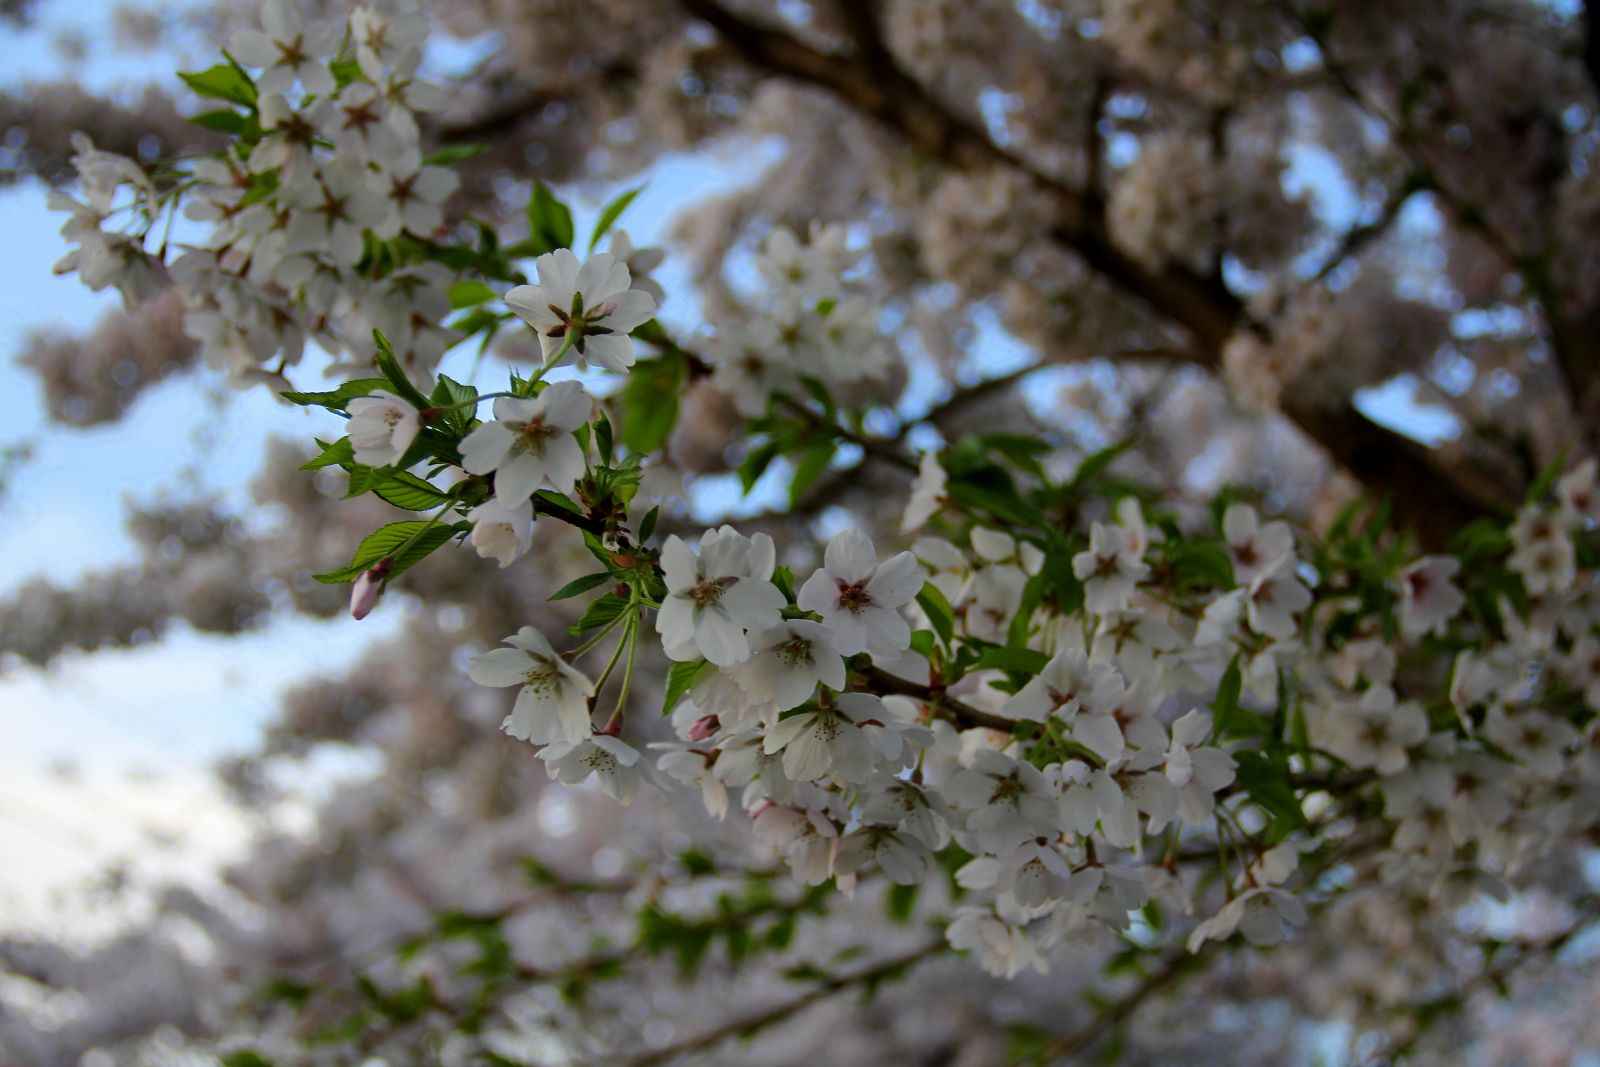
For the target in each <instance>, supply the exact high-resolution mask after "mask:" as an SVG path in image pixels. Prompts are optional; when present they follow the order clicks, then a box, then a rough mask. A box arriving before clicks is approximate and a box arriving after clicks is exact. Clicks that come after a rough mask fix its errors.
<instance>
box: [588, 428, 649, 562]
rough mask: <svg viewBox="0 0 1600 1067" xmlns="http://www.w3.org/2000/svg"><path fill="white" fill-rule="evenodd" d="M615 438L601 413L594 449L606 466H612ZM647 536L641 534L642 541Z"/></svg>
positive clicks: (595, 430)
mask: <svg viewBox="0 0 1600 1067" xmlns="http://www.w3.org/2000/svg"><path fill="white" fill-rule="evenodd" d="M614 436H615V434H614V432H613V430H612V429H611V420H610V419H608V418H606V416H605V413H604V412H601V413H600V417H599V418H597V419H595V420H594V447H595V450H596V451H598V452H599V453H600V462H601V463H604V464H605V465H606V466H610V465H611V457H612V452H613V450H614V445H615V441H614V440H613V438H614ZM645 536H647V535H643V534H641V535H640V538H641V540H642V539H643V538H644V537H645Z"/></svg>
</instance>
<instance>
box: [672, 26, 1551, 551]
mask: <svg viewBox="0 0 1600 1067" xmlns="http://www.w3.org/2000/svg"><path fill="white" fill-rule="evenodd" d="M679 2H680V3H681V5H682V7H683V9H684V10H685V11H686V12H687V13H688V14H690V15H692V16H694V17H696V18H698V19H700V20H701V21H703V22H705V23H707V24H708V25H710V26H711V27H712V28H713V29H715V30H716V31H717V32H718V34H720V35H721V37H722V39H723V40H724V41H725V42H726V43H727V45H728V46H729V47H730V48H731V49H732V50H733V51H735V52H736V53H738V54H739V55H741V56H742V57H744V58H745V59H746V60H747V61H748V62H750V63H751V64H753V65H755V66H757V67H761V68H765V69H767V70H769V71H772V72H774V73H776V74H778V75H782V76H787V77H790V78H793V79H795V80H797V81H800V82H803V83H806V84H809V85H814V86H817V87H820V88H823V89H826V90H828V91H829V92H831V93H833V94H834V95H835V96H837V97H839V98H840V99H842V100H843V101H844V102H845V103H846V104H848V105H850V106H851V107H853V108H854V109H856V110H857V111H859V112H861V113H862V114H864V115H867V116H869V117H871V118H873V119H876V120H877V121H878V122H879V123H881V124H882V125H884V126H885V127H887V128H888V129H890V130H891V131H893V132H895V133H897V134H898V135H900V136H901V137H902V138H904V139H905V140H906V141H907V142H908V143H909V144H910V145H911V146H912V147H913V148H915V149H916V150H918V151H919V152H922V153H923V154H925V155H927V156H929V157H930V158H932V159H934V160H936V161H938V162H940V163H943V164H945V165H947V166H950V167H953V168H955V169H958V170H978V169H983V168H986V167H991V166H1002V167H1007V168H1011V169H1013V170H1015V171H1018V172H1020V173H1023V174H1025V175H1027V176H1028V177H1029V178H1030V179H1031V180H1032V181H1034V182H1035V183H1036V184H1037V185H1038V187H1039V188H1040V189H1041V190H1042V191H1044V192H1045V193H1047V194H1049V195H1050V196H1051V197H1052V198H1053V199H1054V201H1055V203H1056V207H1057V217H1058V221H1057V223H1056V224H1055V225H1054V226H1053V227H1052V229H1051V230H1050V236H1051V238H1052V239H1053V240H1055V241H1056V242H1057V243H1059V244H1061V245H1063V246H1065V247H1067V248H1068V249H1069V250H1071V251H1073V252H1075V253H1076V254H1077V255H1078V256H1080V257H1081V258H1082V259H1083V260H1084V261H1085V263H1087V264H1088V266H1089V267H1091V268H1092V269H1093V270H1095V271H1096V272H1097V273H1099V274H1100V275H1101V276H1102V277H1104V278H1106V279H1107V280H1108V281H1109V282H1111V283H1112V284H1113V285H1114V286H1116V287H1117V288H1119V289H1120V290H1122V291H1123V292H1124V293H1125V294H1127V295H1129V296H1131V297H1133V298H1135V299H1138V300H1142V301H1143V302H1145V303H1146V304H1148V305H1149V306H1150V307H1152V308H1153V309H1155V310H1156V311H1157V312H1159V313H1160V314H1162V315H1164V316H1165V317H1167V318H1169V319H1171V320H1172V321H1173V322H1176V323H1177V324H1179V325H1180V326H1183V327H1184V328H1186V329H1187V330H1188V331H1189V332H1190V333H1191V334H1192V335H1193V336H1194V338H1195V341H1196V343H1197V347H1195V349H1194V356H1195V359H1194V362H1196V363H1198V364H1199V365H1201V366H1205V367H1209V368H1212V369H1216V368H1217V367H1218V366H1220V364H1221V358H1222V348H1223V345H1224V344H1225V343H1226V341H1227V340H1228V339H1229V338H1230V337H1231V336H1233V334H1234V333H1235V332H1236V331H1237V330H1238V329H1240V328H1241V327H1245V326H1246V325H1247V317H1246V315H1245V313H1244V309H1243V306H1242V305H1241V303H1240V301H1239V299H1238V298H1237V297H1236V296H1234V295H1233V293H1231V292H1229V291H1228V289H1227V288H1226V286H1224V285H1223V284H1222V283H1221V282H1220V281H1219V280H1217V279H1212V278H1206V277H1203V276H1201V275H1199V274H1196V273H1195V272H1193V271H1190V270H1188V269H1186V268H1184V267H1181V266H1177V265H1172V264H1168V265H1165V266H1163V267H1160V268H1151V267H1149V266H1146V265H1145V264H1143V263H1140V262H1139V261H1137V260H1134V259H1133V258H1131V257H1130V256H1128V255H1127V254H1125V253H1124V252H1122V251H1121V250H1120V249H1119V248H1117V247H1116V245H1115V244H1114V243H1113V242H1112V240H1111V236H1110V233H1109V230H1108V228H1107V224H1106V220H1105V217H1104V214H1103V212H1102V210H1101V204H1100V202H1099V199H1098V198H1097V197H1093V196H1090V195H1088V194H1086V193H1085V192H1083V191H1081V190H1078V189H1075V188H1073V187H1072V186H1070V185H1067V184H1066V183H1064V182H1062V181H1060V180H1059V179H1057V178H1054V177H1052V176H1051V175H1049V174H1046V173H1044V172H1042V171H1040V170H1038V169H1037V168H1036V167H1034V166H1033V165H1031V164H1030V163H1029V162H1028V161H1027V160H1025V159H1023V158H1021V157H1019V156H1017V155H1015V154H1013V153H1012V152H1009V151H1007V150H1006V149H1005V148H1003V147H1001V146H1000V145H997V144H995V143H994V142H993V141H991V140H990V139H989V138H988V137H987V136H986V135H985V134H984V133H983V132H982V131H981V130H980V129H978V128H977V127H975V126H974V125H972V124H971V123H969V122H967V121H965V120H964V119H962V118H960V117H958V116H956V115H954V114H952V113H951V112H950V111H949V110H948V109H947V108H945V107H944V106H943V105H942V104H940V103H939V102H938V101H936V100H935V99H933V98H932V96H930V94H929V93H928V92H927V91H926V90H925V89H924V88H923V86H921V85H920V84H919V83H918V82H916V81H915V80H914V79H913V78H912V77H910V76H909V75H908V74H907V73H906V72H905V71H903V70H902V69H901V68H900V67H899V65H898V64H897V63H895V62H894V60H893V57H892V56H890V55H889V53H888V51H887V50H886V49H884V48H882V47H881V44H880V43H877V42H876V38H875V37H871V36H867V37H865V43H863V39H864V35H870V34H872V33H875V28H874V27H873V26H872V24H871V22H870V20H867V19H863V18H856V19H854V20H853V22H852V24H851V25H852V32H853V35H854V37H855V38H856V54H855V55H854V56H851V55H839V54H831V53H825V52H821V51H818V50H817V49H815V48H812V47H810V46H809V45H807V44H804V43H803V42H801V41H798V40H796V39H795V38H793V37H791V36H789V35H788V34H786V33H783V32H781V31H778V30H772V29H767V28H765V27H762V26H759V25H756V24H755V23H753V22H750V21H748V20H746V19H745V18H744V17H742V16H740V15H738V14H736V13H734V12H732V11H730V10H728V9H727V8H725V7H723V6H722V5H721V4H720V3H717V2H716V0H679ZM1307 391H1310V390H1309V389H1308V390H1307ZM1283 410H1284V414H1285V415H1287V416H1288V417H1289V419H1290V420H1291V421H1292V422H1293V423H1294V424H1295V425H1296V426H1298V427H1299V428H1300V429H1301V430H1302V431H1303V432H1305V433H1306V434H1307V435H1308V436H1309V437H1310V438H1311V439H1312V440H1314V441H1316V442H1318V443H1319V444H1320V445H1322V446H1323V447H1324V448H1325V449H1326V450H1327V452H1328V454H1329V456H1330V458H1332V460H1333V461H1334V462H1335V463H1337V464H1340V465H1343V466H1345V467H1346V468H1348V469H1349V470H1350V472H1351V473H1352V474H1353V475H1354V476H1355V477H1356V478H1358V479H1359V480H1360V481H1362V482H1363V484H1365V485H1366V486H1367V488H1368V489H1369V490H1371V491H1373V492H1375V493H1387V494H1389V495H1391V496H1392V497H1393V499H1394V507H1395V512H1396V515H1397V516H1398V517H1399V518H1400V519H1401V521H1403V522H1405V523H1407V524H1408V525H1410V526H1412V527H1413V528H1414V529H1415V530H1417V532H1418V534H1419V536H1420V537H1422V539H1423V541H1424V542H1425V543H1426V544H1428V545H1429V546H1430V547H1438V546H1440V545H1441V544H1442V540H1441V539H1442V537H1443V536H1445V535H1446V534H1447V533H1448V532H1449V531H1452V530H1454V529H1456V528H1459V527H1460V526H1462V525H1465V524H1466V523H1467V522H1469V521H1471V520H1472V519H1475V518H1479V517H1481V516H1483V515H1484V514H1485V513H1494V512H1496V511H1498V510H1501V509H1502V508H1504V507H1505V506H1507V505H1508V504H1514V503H1515V501H1516V498H1518V497H1519V496H1520V486H1518V487H1511V488H1510V489H1509V490H1508V491H1503V487H1500V486H1492V488H1493V490H1494V491H1493V492H1489V493H1487V494H1486V493H1485V492H1484V491H1483V490H1484V488H1485V486H1486V485H1492V481H1493V479H1492V477H1491V476H1490V475H1489V474H1487V473H1485V472H1483V471H1478V470H1465V471H1463V470H1457V469H1455V468H1454V467H1453V466H1451V465H1449V463H1448V462H1446V461H1444V460H1441V458H1440V457H1439V456H1438V455H1436V454H1434V453H1431V452H1430V451H1429V450H1428V449H1426V448H1423V447H1422V446H1420V445H1416V444H1415V443H1413V442H1409V441H1408V440H1406V439H1405V438H1403V437H1401V436H1400V435H1398V434H1395V433H1393V432H1391V431H1389V430H1387V429H1385V428H1383V427H1381V426H1378V425H1377V424H1376V423H1374V422H1372V421H1371V420H1369V419H1367V418H1366V416H1365V415H1363V414H1362V413H1361V412H1360V411H1358V410H1357V409H1356V408H1355V407H1353V406H1352V404H1351V402H1350V398H1349V397H1342V396H1341V397H1329V396H1326V395H1322V394H1321V393H1318V394H1317V395H1313V396H1301V395H1293V394H1291V395H1289V396H1288V397H1287V398H1286V401H1285V403H1284V405H1283ZM1380 454H1381V457H1382V458H1381V459H1380V458H1379V456H1380Z"/></svg>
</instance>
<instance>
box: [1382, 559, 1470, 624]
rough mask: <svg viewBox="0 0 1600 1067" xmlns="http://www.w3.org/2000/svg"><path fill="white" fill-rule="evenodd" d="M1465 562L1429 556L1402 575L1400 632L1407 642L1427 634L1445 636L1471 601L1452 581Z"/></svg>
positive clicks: (1400, 586) (1400, 582)
mask: <svg viewBox="0 0 1600 1067" xmlns="http://www.w3.org/2000/svg"><path fill="white" fill-rule="evenodd" d="M1460 569H1461V561H1460V560H1458V559H1453V558H1451V557H1449V556H1427V557H1425V558H1423V559H1419V560H1417V561H1416V562H1415V563H1413V564H1411V565H1410V566H1409V567H1407V568H1405V569H1404V570H1403V571H1401V572H1400V576H1399V579H1398V581H1397V583H1396V584H1398V586H1399V588H1400V631H1401V633H1403V634H1404V635H1405V638H1406V640H1407V641H1418V640H1420V639H1421V638H1422V637H1423V635H1424V634H1439V635H1443V633H1444V630H1445V626H1446V625H1447V624H1448V623H1449V622H1450V620H1451V619H1453V618H1455V617H1456V615H1457V614H1459V613H1460V611H1461V609H1462V607H1463V606H1465V605H1466V602H1467V598H1466V597H1465V596H1463V595H1462V593H1461V590H1460V589H1457V588H1456V586H1455V583H1454V582H1452V581H1451V579H1452V578H1454V577H1455V576H1456V572H1457V571H1459V570H1460Z"/></svg>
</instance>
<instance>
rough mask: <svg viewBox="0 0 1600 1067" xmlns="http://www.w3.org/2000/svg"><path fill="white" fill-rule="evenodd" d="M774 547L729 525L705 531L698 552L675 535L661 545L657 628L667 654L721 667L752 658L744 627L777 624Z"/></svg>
mask: <svg viewBox="0 0 1600 1067" xmlns="http://www.w3.org/2000/svg"><path fill="white" fill-rule="evenodd" d="M774 565H775V550H774V548H773V544H772V538H770V537H768V536H767V535H766V534H756V535H755V536H754V537H745V536H744V535H743V534H741V533H739V532H738V531H737V530H735V529H734V528H733V527H731V526H724V527H722V528H721V529H719V530H707V531H706V532H705V534H704V535H702V536H701V538H700V554H699V555H696V554H695V553H694V552H693V551H692V550H691V549H690V548H689V546H688V545H686V544H684V542H683V540H682V539H681V538H679V537H678V536H677V535H676V534H674V535H673V536H671V537H668V538H667V540H666V542H665V543H664V544H663V545H662V546H661V569H662V573H663V577H664V579H665V581H666V585H667V595H666V596H665V597H664V598H663V599H662V601H661V610H660V611H659V612H658V613H657V614H656V632H657V633H659V634H660V635H661V643H662V645H663V647H664V648H665V649H666V652H667V655H669V656H671V657H672V658H674V659H692V658H693V657H694V656H695V655H696V654H699V655H703V656H704V657H705V658H706V659H707V660H709V661H710V662H712V663H714V664H716V665H717V666H719V667H731V666H733V665H734V664H736V663H742V662H744V661H745V660H746V659H748V658H749V657H750V642H749V639H748V637H747V636H746V634H745V631H746V630H757V631H766V630H770V629H772V628H773V627H776V626H777V625H779V623H780V621H781V615H780V612H781V611H782V610H783V606H784V603H785V602H784V598H783V593H781V592H780V591H779V590H778V587H777V586H775V585H773V584H772V582H771V581H770V579H771V578H772V569H773V566H774Z"/></svg>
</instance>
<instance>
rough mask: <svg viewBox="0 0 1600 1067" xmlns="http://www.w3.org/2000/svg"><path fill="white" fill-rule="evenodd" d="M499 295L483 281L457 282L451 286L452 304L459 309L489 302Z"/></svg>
mask: <svg viewBox="0 0 1600 1067" xmlns="http://www.w3.org/2000/svg"><path fill="white" fill-rule="evenodd" d="M497 295H498V294H496V293H495V291H494V290H493V289H491V288H490V287H489V286H487V285H485V284H484V283H483V282H456V283H455V284H454V285H452V286H451V287H450V306H451V307H453V308H455V309H457V310H460V309H461V308H470V307H477V306H478V305H479V304H487V303H488V302H489V301H491V300H493V299H495V297H496V296H497Z"/></svg>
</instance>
